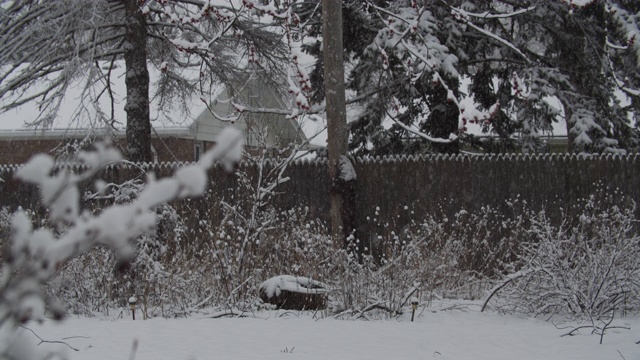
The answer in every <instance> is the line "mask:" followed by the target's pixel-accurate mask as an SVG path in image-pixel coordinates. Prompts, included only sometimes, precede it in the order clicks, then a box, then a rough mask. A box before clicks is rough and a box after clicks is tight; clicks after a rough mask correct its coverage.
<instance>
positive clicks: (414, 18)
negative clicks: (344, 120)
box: [298, 0, 640, 154]
mask: <svg viewBox="0 0 640 360" xmlns="http://www.w3.org/2000/svg"><path fill="white" fill-rule="evenodd" d="M637 7H638V5H637V4H636V3H635V2H633V1H618V2H612V1H602V0H600V1H592V2H590V3H587V4H585V5H581V6H577V5H574V4H573V3H572V2H567V1H560V0H556V1H543V2H537V1H536V2H534V1H517V2H513V1H493V2H486V1H479V0H478V1H475V0H474V1H464V2H462V1H451V2H444V1H443V2H427V1H409V0H407V1H393V2H387V1H345V2H344V36H345V53H346V58H347V59H348V61H349V64H348V65H347V66H348V78H347V88H348V89H349V90H350V91H351V94H352V96H353V97H354V98H356V99H359V102H360V103H361V105H362V107H363V111H362V112H361V113H360V114H359V115H358V117H357V118H356V119H353V118H352V119H350V120H351V122H350V131H351V136H350V146H351V149H352V151H353V152H355V153H373V154H389V153H423V152H457V151H459V150H460V149H461V147H462V146H468V147H472V148H479V149H482V150H484V151H499V152H500V151H514V150H518V149H520V150H523V151H526V152H538V151H544V150H545V148H544V143H543V142H542V141H541V135H543V134H544V133H551V131H552V128H553V123H554V122H557V121H559V119H560V118H561V117H562V116H564V117H565V119H566V122H567V131H568V134H569V141H570V149H571V150H572V151H587V152H619V151H625V150H635V149H636V148H637V146H638V136H637V129H636V128H635V127H636V124H635V123H634V124H630V122H629V118H630V117H634V116H636V115H635V114H636V113H637V107H638V92H637V90H635V89H637V88H638V86H636V84H638V72H637V68H638V56H639V54H640V51H639V50H638V49H640V47H638V45H637V44H636V42H635V34H639V36H640V33H639V32H638V16H637V15H635V14H638V12H637V9H636V8H637ZM315 8H317V1H307V2H304V5H300V6H299V8H298V9H299V10H306V11H300V12H299V13H300V16H301V18H303V20H304V21H307V22H308V24H310V26H309V30H308V34H309V36H310V38H311V39H317V31H318V30H317V25H315V24H316V23H317V19H314V16H316V17H317V16H318V12H317V11H315V12H314V11H311V10H310V9H315ZM305 16H306V18H305ZM307 43H308V45H307V46H306V47H305V51H307V52H308V53H309V54H311V55H313V56H316V57H318V58H319V57H320V54H321V49H322V44H321V43H320V41H319V40H315V41H314V40H307ZM321 68H322V63H321V61H318V62H317V63H316V68H315V69H314V70H313V71H312V73H311V74H312V75H311V80H312V82H313V83H314V84H315V86H314V87H313V88H314V89H320V88H321V86H318V84H320V83H319V81H321V79H322V77H321ZM465 78H467V79H469V80H468V81H470V86H469V89H468V92H469V94H468V95H470V96H471V97H472V98H473V100H474V102H475V104H476V106H477V108H475V107H470V108H465V105H463V104H462V103H461V99H462V98H463V97H464V95H466V94H461V93H460V83H461V81H462V80H463V79H465ZM620 92H624V93H626V94H627V95H628V96H630V98H631V104H630V105H629V106H626V107H622V106H620V104H619V99H618V97H619V94H620ZM323 98H324V94H323V93H322V91H321V90H318V91H316V92H315V93H314V96H313V100H315V101H317V102H321V101H322V99H323ZM553 99H558V100H559V102H560V104H561V106H560V108H559V109H558V107H557V106H552V105H551V104H553V103H554V100H553ZM467 107H468V106H467ZM389 119H393V120H394V121H395V122H394V123H393V125H392V126H391V127H390V128H388V129H385V128H383V121H385V120H387V121H388V120H389ZM634 122H635V121H634ZM469 123H473V124H478V125H480V126H481V127H482V128H483V130H484V131H485V132H491V133H492V135H494V136H492V137H489V138H485V139H481V138H478V137H476V136H473V135H470V134H467V133H465V131H464V130H465V127H466V125H467V124H469Z"/></svg>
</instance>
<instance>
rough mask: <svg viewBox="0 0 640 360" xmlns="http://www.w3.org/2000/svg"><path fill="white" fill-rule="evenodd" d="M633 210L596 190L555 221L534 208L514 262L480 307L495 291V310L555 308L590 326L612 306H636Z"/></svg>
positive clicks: (550, 312)
mask: <svg viewBox="0 0 640 360" xmlns="http://www.w3.org/2000/svg"><path fill="white" fill-rule="evenodd" d="M634 210H635V206H634V205H633V204H627V203H626V202H625V201H620V200H616V199H615V197H614V196H613V195H607V194H605V193H604V192H599V193H597V194H594V195H593V196H591V197H590V198H589V199H586V200H585V201H584V203H583V206H582V212H581V213H580V214H579V215H578V216H577V217H576V218H574V219H566V220H565V222H564V223H563V224H561V225H560V226H553V225H551V223H550V221H549V220H548V219H547V218H546V217H545V215H544V212H541V213H539V214H538V216H536V217H535V218H532V219H531V220H532V221H531V226H530V229H529V230H528V233H529V235H530V237H529V239H527V240H525V241H523V242H522V244H521V247H522V250H521V251H520V252H519V254H518V267H517V268H514V271H512V272H510V273H509V274H508V275H507V276H505V277H504V278H503V279H502V280H501V281H499V282H498V283H497V285H496V286H495V287H494V288H493V289H492V290H491V291H490V293H489V296H488V298H487V299H486V301H485V307H486V306H487V304H488V302H489V300H492V297H494V295H495V301H494V302H493V304H494V306H495V307H496V308H497V309H499V310H501V311H506V312H522V313H526V314H530V315H533V316H541V315H544V316H546V317H548V318H551V317H553V316H554V315H556V314H559V315H563V316H569V317H570V318H571V319H574V320H582V321H584V320H587V321H590V322H591V324H592V325H593V326H594V327H597V326H599V325H598V324H599V323H601V322H602V321H609V320H610V319H611V317H612V316H613V313H614V312H615V311H619V312H621V313H624V312H626V311H628V310H635V311H637V310H638V309H640V301H639V299H640V282H639V280H638V279H639V278H640V237H639V236H638V232H637V230H638V229H637V224H636V220H635V216H634ZM569 220H574V221H575V225H574V224H571V223H570V222H569Z"/></svg>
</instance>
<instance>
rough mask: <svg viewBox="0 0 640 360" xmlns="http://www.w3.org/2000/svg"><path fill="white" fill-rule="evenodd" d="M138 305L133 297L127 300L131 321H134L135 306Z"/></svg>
mask: <svg viewBox="0 0 640 360" xmlns="http://www.w3.org/2000/svg"><path fill="white" fill-rule="evenodd" d="M137 303H138V299H136V297H135V296H132V297H130V298H129V308H130V309H131V316H132V317H133V320H135V319H136V304H137Z"/></svg>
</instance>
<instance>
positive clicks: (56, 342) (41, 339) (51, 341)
mask: <svg viewBox="0 0 640 360" xmlns="http://www.w3.org/2000/svg"><path fill="white" fill-rule="evenodd" d="M20 327H21V328H23V329H25V330H29V331H30V332H31V333H32V334H33V335H34V336H35V337H37V338H38V340H40V342H39V343H38V345H37V346H40V344H42V343H47V344H64V345H67V346H68V347H69V348H70V349H71V350H73V351H80V350H78V349H76V348H74V347H73V346H71V345H69V344H67V343H66V342H64V341H59V340H45V339H43V338H41V337H40V336H38V334H36V332H35V331H33V330H31V329H29V328H28V327H26V326H22V325H20ZM78 337H79V336H78Z"/></svg>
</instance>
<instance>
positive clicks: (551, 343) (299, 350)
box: [24, 304, 640, 360]
mask: <svg viewBox="0 0 640 360" xmlns="http://www.w3.org/2000/svg"><path fill="white" fill-rule="evenodd" d="M446 308H447V306H446V305H443V304H433V305H432V306H431V307H428V308H426V310H425V311H424V312H422V314H421V315H420V316H419V317H417V319H416V321H415V322H413V323H412V322H411V321H410V314H405V316H404V317H402V318H400V319H394V320H386V321H363V320H359V321H348V320H336V319H333V318H325V319H319V320H314V319H313V317H312V314H308V313H299V312H283V311H280V312H277V313H276V312H269V313H266V312H262V313H258V314H256V315H257V316H258V317H262V318H233V319H232V318H217V319H211V318H204V317H202V316H199V317H190V318H183V319H162V318H156V319H151V320H146V321H145V320H136V321H132V320H131V318H129V317H127V318H120V319H117V320H104V319H102V320H100V319H96V318H91V319H88V318H70V319H68V320H66V321H65V322H63V323H61V324H59V323H54V322H52V321H51V322H46V323H44V324H42V325H37V324H30V325H28V327H29V328H30V329H33V330H34V331H35V332H36V333H37V334H38V335H39V336H40V337H41V338H42V339H44V340H47V341H64V342H66V343H67V344H68V345H69V346H70V347H73V348H75V349H77V351H75V350H72V349H70V348H69V347H68V346H66V345H64V344H54V343H43V344H41V345H40V346H39V349H40V350H45V349H58V350H62V351H65V352H66V354H67V355H68V356H69V357H70V359H93V360H102V359H105V360H106V359H109V360H113V359H121V360H127V359H131V358H134V359H136V360H146V359H150V360H151V359H153V360H157V359H184V360H190V359H367V360H374V359H381V360H395V359H456V360H462V359H473V360H477V359H490V360H500V359H504V360H513V359H544V360H555V359H557V360H567V359H581V360H583V359H620V360H622V359H627V360H631V359H640V345H637V344H636V342H637V341H638V340H640V318H638V317H632V318H621V319H617V320H615V321H614V323H613V324H612V326H624V327H630V330H626V329H612V330H610V331H609V332H608V333H607V334H606V336H605V337H604V342H603V344H599V342H600V337H599V336H596V335H590V334H589V331H588V330H586V331H583V332H582V333H579V335H576V336H565V337H561V335H562V334H565V333H567V332H568V331H569V329H559V328H558V327H556V326H554V325H553V324H552V323H550V322H545V321H542V320H536V319H526V318H521V317H516V316H505V315H500V314H497V313H481V312H479V310H478V309H479V306H478V305H477V304H470V305H469V304H468V305H464V306H462V307H459V308H456V309H448V310H446ZM420 311H421V310H420V309H419V312H420ZM265 318H266V319H265ZM572 325H573V326H575V324H572ZM24 336H26V337H27V338H28V339H30V341H33V342H34V344H37V343H38V342H39V340H38V339H37V338H36V337H35V336H33V335H32V334H31V333H29V332H27V333H26V334H24ZM134 341H137V344H138V347H137V351H136V352H135V354H134V356H133V357H132V348H133V343H134Z"/></svg>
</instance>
